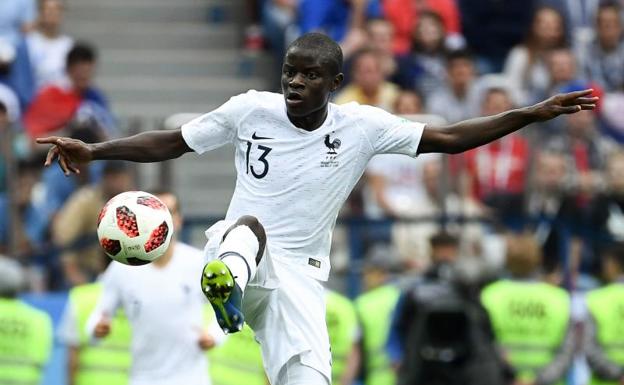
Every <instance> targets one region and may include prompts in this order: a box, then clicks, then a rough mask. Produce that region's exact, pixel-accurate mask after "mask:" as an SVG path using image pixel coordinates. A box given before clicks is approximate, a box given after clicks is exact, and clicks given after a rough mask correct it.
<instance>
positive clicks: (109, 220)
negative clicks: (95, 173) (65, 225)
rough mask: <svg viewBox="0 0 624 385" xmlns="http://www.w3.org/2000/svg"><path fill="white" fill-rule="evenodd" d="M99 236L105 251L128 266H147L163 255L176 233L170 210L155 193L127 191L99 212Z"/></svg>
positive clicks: (111, 200) (114, 198)
mask: <svg viewBox="0 0 624 385" xmlns="http://www.w3.org/2000/svg"><path fill="white" fill-rule="evenodd" d="M97 235H98V239H99V240H100V245H101V246H102V248H104V251H105V252H106V254H107V255H108V256H109V257H111V258H112V259H114V260H115V261H118V262H121V263H124V264H126V265H134V266H137V265H145V264H147V263H150V262H152V261H154V260H155V259H157V258H158V257H160V256H161V255H163V254H164V252H165V251H166V250H167V248H168V247H169V243H170V242H171V236H172V235H173V221H172V220H171V213H169V210H168V209H167V206H165V205H164V203H162V202H161V201H160V199H158V198H157V197H155V196H154V195H152V194H149V193H146V192H143V191H127V192H123V193H121V194H119V195H116V196H115V197H113V198H111V199H110V200H109V201H108V202H107V203H106V204H105V205H104V207H103V208H102V210H101V211H100V215H99V217H98V226H97Z"/></svg>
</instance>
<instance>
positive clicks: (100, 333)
mask: <svg viewBox="0 0 624 385" xmlns="http://www.w3.org/2000/svg"><path fill="white" fill-rule="evenodd" d="M110 332H111V322H110V319H109V318H108V317H106V316H103V317H102V319H101V320H100V321H99V322H98V323H97V325H95V330H94V331H93V334H94V335H95V336H96V337H97V338H104V337H106V336H107V335H109V334H110Z"/></svg>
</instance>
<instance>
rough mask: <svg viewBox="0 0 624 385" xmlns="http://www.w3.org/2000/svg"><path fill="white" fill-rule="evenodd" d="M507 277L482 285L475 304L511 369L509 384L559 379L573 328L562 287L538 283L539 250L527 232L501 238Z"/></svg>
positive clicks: (537, 383) (569, 350) (568, 356)
mask: <svg viewBox="0 0 624 385" xmlns="http://www.w3.org/2000/svg"><path fill="white" fill-rule="evenodd" d="M506 261H507V270H508V271H509V273H510V274H511V276H510V279H502V280H499V281H496V282H494V283H492V284H490V285H488V286H487V287H486V288H485V289H483V291H482V293H481V302H482V304H483V306H484V307H485V308H486V309H487V312H488V313H489V316H490V320H491V322H492V326H493V329H494V334H495V336H496V340H497V342H498V344H499V345H500V347H501V348H502V350H503V352H504V355H505V357H506V359H507V360H508V362H509V364H510V365H511V366H512V367H513V369H514V371H515V381H514V382H513V383H515V384H535V385H541V384H554V383H557V382H559V381H564V380H565V376H566V373H567V370H568V368H569V367H570V364H571V362H572V358H573V355H574V345H575V344H574V333H573V331H574V328H573V327H572V323H571V322H570V316H571V312H570V311H571V310H570V297H569V295H568V293H567V292H566V291H564V290H563V289H560V288H558V287H556V286H553V285H550V284H547V283H543V282H541V277H540V276H539V267H540V265H541V251H540V247H539V243H538V242H537V240H536V239H535V238H534V237H532V236H530V235H523V236H513V237H510V238H509V239H508V242H507V258H506Z"/></svg>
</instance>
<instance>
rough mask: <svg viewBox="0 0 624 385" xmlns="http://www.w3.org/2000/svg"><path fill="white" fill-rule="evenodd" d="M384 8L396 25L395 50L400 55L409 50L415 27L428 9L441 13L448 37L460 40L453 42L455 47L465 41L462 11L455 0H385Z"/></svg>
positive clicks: (388, 17)
mask: <svg viewBox="0 0 624 385" xmlns="http://www.w3.org/2000/svg"><path fill="white" fill-rule="evenodd" d="M383 10H384V14H385V15H386V18H387V19H388V20H389V21H390V22H391V23H392V25H394V31H395V35H394V52H395V53H396V54H398V55H404V54H406V53H408V52H409V49H410V40H411V38H412V33H413V31H414V29H415V28H414V27H415V26H416V25H417V24H418V23H419V20H420V17H421V15H422V14H423V12H426V11H429V12H434V13H436V14H438V15H440V18H441V20H442V21H443V23H444V30H445V31H446V33H447V36H446V38H447V39H448V40H449V41H451V42H452V41H453V40H454V41H458V42H459V44H457V43H455V44H453V43H452V45H455V48H458V45H461V42H462V41H463V38H462V37H461V20H460V13H459V11H458V9H457V5H456V3H455V0H384V1H383Z"/></svg>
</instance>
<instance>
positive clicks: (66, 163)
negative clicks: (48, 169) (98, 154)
mask: <svg viewBox="0 0 624 385" xmlns="http://www.w3.org/2000/svg"><path fill="white" fill-rule="evenodd" d="M37 143H39V144H52V147H51V148H50V150H49V151H48V155H47V156H46V160H45V166H49V165H50V164H52V161H53V160H54V159H55V158H57V159H58V164H59V166H60V167H61V170H63V172H64V173H65V175H69V174H70V173H75V174H80V170H79V169H78V167H76V165H77V164H80V163H87V162H90V161H92V160H93V150H92V146H91V145H89V144H87V143H85V142H83V141H81V140H78V139H72V138H63V137H59V136H50V137H47V138H37Z"/></svg>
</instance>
